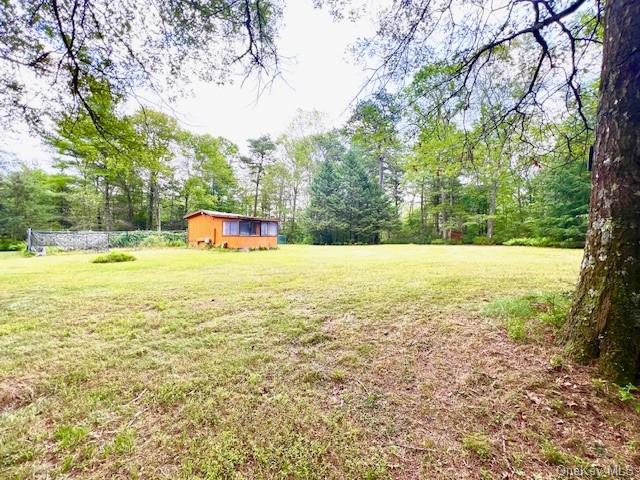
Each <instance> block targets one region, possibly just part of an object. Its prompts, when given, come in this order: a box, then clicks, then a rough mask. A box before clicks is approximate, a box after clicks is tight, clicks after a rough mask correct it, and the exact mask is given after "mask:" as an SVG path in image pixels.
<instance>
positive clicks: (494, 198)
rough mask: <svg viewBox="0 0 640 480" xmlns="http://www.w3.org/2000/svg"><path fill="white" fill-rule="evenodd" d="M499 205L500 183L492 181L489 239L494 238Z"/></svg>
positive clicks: (488, 227) (488, 221)
mask: <svg viewBox="0 0 640 480" xmlns="http://www.w3.org/2000/svg"><path fill="white" fill-rule="evenodd" d="M497 204H498V181H497V180H492V181H491V191H490V193H489V218H488V219H487V238H488V239H489V240H491V239H492V238H493V226H494V225H495V216H496V208H497Z"/></svg>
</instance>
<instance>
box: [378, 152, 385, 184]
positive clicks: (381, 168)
mask: <svg viewBox="0 0 640 480" xmlns="http://www.w3.org/2000/svg"><path fill="white" fill-rule="evenodd" d="M378 181H379V182H380V188H382V189H384V158H383V157H378Z"/></svg>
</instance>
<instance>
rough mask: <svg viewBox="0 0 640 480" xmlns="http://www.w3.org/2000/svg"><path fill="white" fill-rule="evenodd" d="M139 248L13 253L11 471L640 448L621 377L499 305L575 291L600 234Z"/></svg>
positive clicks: (590, 457)
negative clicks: (544, 245) (109, 256)
mask: <svg viewBox="0 0 640 480" xmlns="http://www.w3.org/2000/svg"><path fill="white" fill-rule="evenodd" d="M135 256H136V258H137V260H136V261H135V262H125V263H112V264H94V263H91V260H92V259H93V258H94V257H95V255H91V254H66V255H57V256H49V257H35V258H24V257H21V256H19V255H18V254H5V255H1V256H0V478H33V477H36V478H37V477H41V478H44V477H50V478H96V479H98V478H108V477H116V478H300V479H308V478H318V479H320V478H366V479H375V478H420V477H422V478H496V479H497V478H507V477H505V476H504V475H505V474H506V475H508V478H516V477H518V476H523V478H531V477H532V475H534V474H539V475H541V477H540V478H547V477H546V476H548V475H552V474H555V473H557V468H558V464H560V463H562V464H566V465H576V466H577V465H589V464H593V463H594V462H595V463H596V464H598V465H609V464H616V465H625V466H631V467H634V468H638V461H639V458H640V457H639V450H638V449H639V448H640V447H638V445H640V435H639V431H638V428H639V427H638V425H640V422H639V421H638V420H639V419H640V417H639V416H638V414H637V413H635V412H634V411H633V408H631V407H629V406H628V405H627V404H625V403H624V402H621V401H619V400H618V398H617V396H616V395H617V394H616V390H615V389H614V388H613V387H611V386H610V385H608V384H606V382H602V381H594V380H593V377H594V375H595V371H594V370H593V369H592V368H591V367H581V366H577V365H573V364H572V363H571V362H569V361H567V360H563V359H562V356H561V355H562V352H561V350H560V349H559V348H558V347H556V346H555V345H554V343H553V338H552V337H553V331H552V330H543V331H541V332H539V334H538V335H534V336H532V337H531V338H517V339H513V338H511V337H510V336H509V335H508V334H507V332H506V331H505V328H504V324H503V321H502V320H501V319H499V318H490V317H488V316H487V314H486V312H487V311H488V310H490V308H489V309H488V306H491V305H495V304H496V303H495V302H498V304H499V302H504V299H509V298H519V297H522V296H526V295H534V294H537V293H540V292H543V293H544V294H545V295H556V294H561V293H563V292H566V291H570V290H571V288H572V287H573V285H574V283H575V279H576V276H577V273H578V267H579V262H580V257H581V252H579V251H574V250H556V249H538V248H526V247H476V246H459V247H457V246H410V245H402V246H400V245H398V246H395V245H394V246H391V245H389V246H386V245H385V246H363V247H356V246H353V247H346V246H345V247H316V246H285V247H283V248H280V249H279V250H277V251H264V252H250V253H235V252H217V251H198V250H188V249H159V250H139V251H136V252H135ZM558 359H560V360H558ZM551 451H552V452H553V453H554V454H553V455H550V454H549V452H551Z"/></svg>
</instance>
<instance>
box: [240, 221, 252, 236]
mask: <svg viewBox="0 0 640 480" xmlns="http://www.w3.org/2000/svg"><path fill="white" fill-rule="evenodd" d="M240 235H242V236H245V237H248V236H249V235H251V222H248V221H244V222H240Z"/></svg>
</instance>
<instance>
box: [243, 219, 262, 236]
mask: <svg viewBox="0 0 640 480" xmlns="http://www.w3.org/2000/svg"><path fill="white" fill-rule="evenodd" d="M260 223H261V222H254V221H250V220H241V221H240V235H241V236H243V237H249V236H251V237H253V236H257V237H259V236H260Z"/></svg>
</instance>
